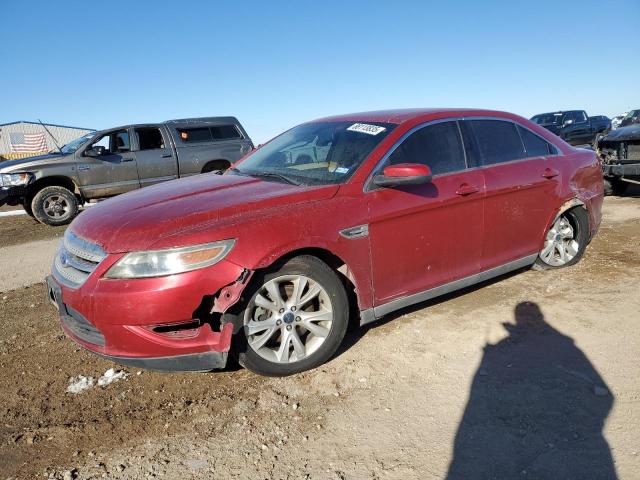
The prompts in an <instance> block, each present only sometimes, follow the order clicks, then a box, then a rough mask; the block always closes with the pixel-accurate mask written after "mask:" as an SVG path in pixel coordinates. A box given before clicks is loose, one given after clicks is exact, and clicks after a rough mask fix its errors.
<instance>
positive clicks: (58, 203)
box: [31, 186, 78, 226]
mask: <svg viewBox="0 0 640 480" xmlns="http://www.w3.org/2000/svg"><path fill="white" fill-rule="evenodd" d="M31 209H32V211H33V216H34V217H35V218H36V220H38V221H39V222H40V223H44V224H45V225H51V226H58V225H66V224H67V223H69V222H70V221H71V220H73V219H74V217H75V216H76V215H77V214H78V199H77V198H76V196H75V195H74V194H73V192H71V191H69V190H67V189H66V188H64V187H58V186H51V187H44V188H43V189H42V190H40V191H39V192H38V193H36V194H35V196H34V197H33V200H32V201H31Z"/></svg>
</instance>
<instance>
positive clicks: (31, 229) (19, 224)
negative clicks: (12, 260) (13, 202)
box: [0, 215, 67, 248]
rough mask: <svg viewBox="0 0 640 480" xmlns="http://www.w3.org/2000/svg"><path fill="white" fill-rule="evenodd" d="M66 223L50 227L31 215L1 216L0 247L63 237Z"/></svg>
mask: <svg viewBox="0 0 640 480" xmlns="http://www.w3.org/2000/svg"><path fill="white" fill-rule="evenodd" d="M66 229H67V226H66V225H63V226H61V227H50V226H48V225H43V224H41V223H39V222H38V221H37V220H34V219H33V218H31V217H30V216H29V215H16V216H12V217H2V218H0V248H2V247H8V246H10V245H20V244H22V243H26V242H32V241H35V240H47V239H51V238H62V236H63V235H64V231H65V230H66Z"/></svg>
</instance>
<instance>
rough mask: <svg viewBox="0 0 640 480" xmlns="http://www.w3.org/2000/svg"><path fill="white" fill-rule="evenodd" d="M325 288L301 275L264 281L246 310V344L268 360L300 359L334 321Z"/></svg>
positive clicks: (310, 351)
mask: <svg viewBox="0 0 640 480" xmlns="http://www.w3.org/2000/svg"><path fill="white" fill-rule="evenodd" d="M333 318H334V314H333V309H332V305H331V300H330V297H329V295H328V293H327V291H326V290H325V288H324V287H323V286H322V285H320V284H319V283H318V282H317V281H315V280H313V279H311V278H309V277H306V276H304V275H283V276H280V277H276V278H274V279H272V280H269V281H268V282H266V283H265V284H264V285H263V286H262V287H261V288H260V289H258V291H257V293H256V294H255V295H254V297H253V298H252V300H251V302H250V304H249V307H248V308H247V309H246V310H245V316H244V330H245V335H246V338H247V344H248V346H249V348H251V349H252V350H253V351H255V352H256V353H257V354H258V355H259V356H261V357H262V358H264V359H265V360H267V361H269V362H274V363H294V362H299V361H301V360H303V359H305V358H307V357H309V356H310V355H312V354H313V353H314V352H315V351H317V350H318V348H320V346H321V345H322V344H323V343H324V341H325V340H326V338H327V336H328V335H329V332H330V330H331V326H332V324H333Z"/></svg>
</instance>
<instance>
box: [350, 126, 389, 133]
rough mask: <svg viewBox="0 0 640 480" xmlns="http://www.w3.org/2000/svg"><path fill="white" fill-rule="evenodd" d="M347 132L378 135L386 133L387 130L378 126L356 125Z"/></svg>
mask: <svg viewBox="0 0 640 480" xmlns="http://www.w3.org/2000/svg"><path fill="white" fill-rule="evenodd" d="M347 130H349V131H351V132H361V133H368V134H369V135H378V134H379V133H381V132H384V131H385V130H386V128H384V127H379V126H378V125H369V124H368V123H354V124H353V125H351V126H350V127H349V128H347Z"/></svg>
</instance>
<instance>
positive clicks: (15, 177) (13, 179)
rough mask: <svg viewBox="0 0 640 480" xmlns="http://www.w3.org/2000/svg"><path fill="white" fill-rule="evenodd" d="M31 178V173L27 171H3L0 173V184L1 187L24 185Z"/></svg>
mask: <svg viewBox="0 0 640 480" xmlns="http://www.w3.org/2000/svg"><path fill="white" fill-rule="evenodd" d="M29 180H31V175H30V174H28V173H3V174H0V186H3V187H17V186H19V185H26V184H27V183H29Z"/></svg>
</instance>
